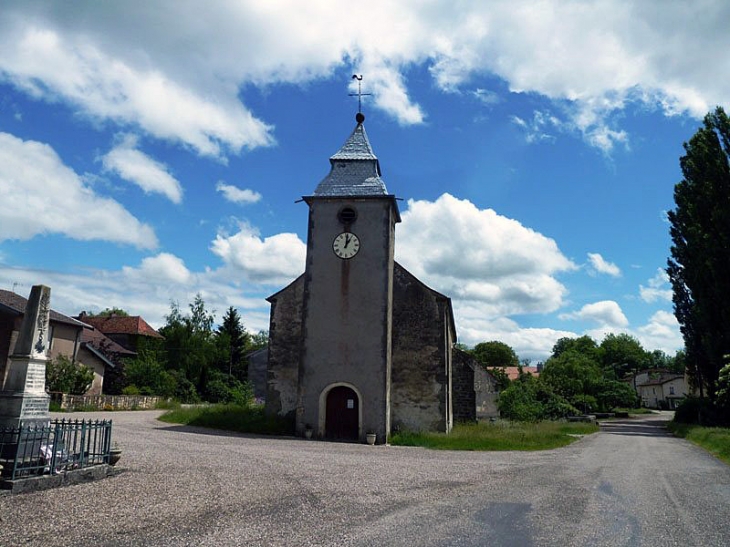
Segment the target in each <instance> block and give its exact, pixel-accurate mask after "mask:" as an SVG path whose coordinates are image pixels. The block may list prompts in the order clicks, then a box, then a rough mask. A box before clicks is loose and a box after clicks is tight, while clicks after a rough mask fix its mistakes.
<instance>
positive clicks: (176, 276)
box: [122, 253, 193, 284]
mask: <svg viewBox="0 0 730 547" xmlns="http://www.w3.org/2000/svg"><path fill="white" fill-rule="evenodd" d="M122 273H123V274H124V275H125V276H126V277H128V278H130V279H134V280H136V281H137V282H140V283H147V282H152V283H164V282H170V283H179V284H185V283H189V282H191V281H192V277H193V276H192V274H191V273H190V271H189V270H188V269H187V268H186V267H185V263H184V262H183V261H182V259H180V258H178V257H176V256H175V255H172V254H170V253H160V254H158V255H157V256H152V257H147V258H144V259H143V260H142V263H141V264H140V267H139V268H131V267H129V266H124V267H122Z"/></svg>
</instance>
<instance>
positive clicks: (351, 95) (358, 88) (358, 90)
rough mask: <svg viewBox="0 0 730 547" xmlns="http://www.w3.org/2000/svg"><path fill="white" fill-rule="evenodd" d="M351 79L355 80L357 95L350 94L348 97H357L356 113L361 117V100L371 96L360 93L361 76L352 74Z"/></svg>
mask: <svg viewBox="0 0 730 547" xmlns="http://www.w3.org/2000/svg"><path fill="white" fill-rule="evenodd" d="M352 79H353V80H357V93H350V94H349V95H350V97H357V113H358V115H362V98H363V96H366V95H372V93H363V92H362V74H353V75H352ZM363 119H364V118H363Z"/></svg>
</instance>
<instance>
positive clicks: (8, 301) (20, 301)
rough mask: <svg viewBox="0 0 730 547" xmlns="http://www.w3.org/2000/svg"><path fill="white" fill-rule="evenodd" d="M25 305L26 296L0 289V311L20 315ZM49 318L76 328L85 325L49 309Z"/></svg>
mask: <svg viewBox="0 0 730 547" xmlns="http://www.w3.org/2000/svg"><path fill="white" fill-rule="evenodd" d="M27 305H28V299H27V298H23V297H22V296H20V295H19V294H15V293H14V292H12V291H5V290H2V289H0V312H2V311H4V312H6V313H10V314H13V315H18V316H20V315H23V314H25V307H26V306H27ZM49 319H50V320H51V321H55V322H56V323H65V324H67V325H72V326H74V327H78V328H84V327H85V326H86V325H84V324H83V323H82V322H81V321H77V320H76V319H74V318H72V317H68V316H67V315H63V314H62V313H58V312H57V311H55V310H51V313H50V314H49Z"/></svg>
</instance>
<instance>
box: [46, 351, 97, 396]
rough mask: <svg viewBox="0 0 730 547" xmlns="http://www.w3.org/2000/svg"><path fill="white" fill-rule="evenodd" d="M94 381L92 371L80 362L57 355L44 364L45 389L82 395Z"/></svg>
mask: <svg viewBox="0 0 730 547" xmlns="http://www.w3.org/2000/svg"><path fill="white" fill-rule="evenodd" d="M93 381H94V372H93V371H92V370H90V369H89V368H88V367H87V366H85V365H83V364H81V363H78V364H77V363H74V362H73V361H72V360H71V359H69V358H68V357H66V356H65V355H59V356H58V357H56V358H55V359H53V360H51V361H49V362H48V363H47V364H46V389H48V391H52V392H53V391H55V392H60V393H71V394H72V395H83V394H84V393H86V392H87V391H88V389H89V388H90V387H91V384H92V382H93Z"/></svg>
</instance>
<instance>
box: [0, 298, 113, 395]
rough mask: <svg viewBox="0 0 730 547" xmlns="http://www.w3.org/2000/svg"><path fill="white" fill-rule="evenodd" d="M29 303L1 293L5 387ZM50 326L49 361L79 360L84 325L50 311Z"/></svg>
mask: <svg viewBox="0 0 730 547" xmlns="http://www.w3.org/2000/svg"><path fill="white" fill-rule="evenodd" d="M27 304H28V299H27V298H24V297H22V296H20V295H19V294H16V293H14V292H12V291H6V290H0V385H5V376H6V374H7V371H8V369H9V360H10V356H11V355H13V352H14V351H15V343H16V341H17V339H18V334H19V331H20V326H21V324H22V322H23V315H24V314H25V308H26V306H27ZM49 326H50V333H49V338H50V346H49V348H50V349H49V352H48V358H49V359H55V358H56V357H58V356H59V355H65V356H66V357H68V358H69V359H71V360H72V361H77V360H78V354H79V350H80V348H81V339H82V333H83V331H84V328H85V325H84V324H83V323H82V322H80V321H77V320H76V319H73V318H72V317H68V316H66V315H63V314H62V313H58V312H57V311H55V310H51V311H50V321H49ZM95 374H96V371H95ZM102 376H103V371H102Z"/></svg>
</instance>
